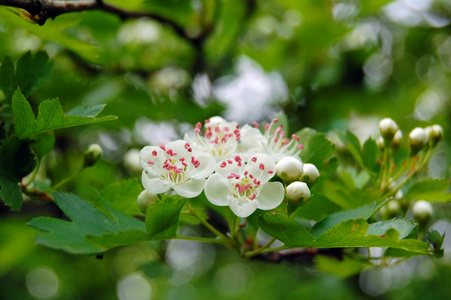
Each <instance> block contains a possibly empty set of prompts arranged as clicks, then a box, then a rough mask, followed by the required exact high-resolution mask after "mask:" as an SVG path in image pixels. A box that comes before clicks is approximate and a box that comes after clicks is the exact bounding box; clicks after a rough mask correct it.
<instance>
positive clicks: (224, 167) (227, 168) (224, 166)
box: [215, 158, 245, 177]
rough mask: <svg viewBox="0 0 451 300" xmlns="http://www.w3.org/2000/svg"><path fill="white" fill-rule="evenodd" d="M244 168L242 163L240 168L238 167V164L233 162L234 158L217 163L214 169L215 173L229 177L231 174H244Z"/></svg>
mask: <svg viewBox="0 0 451 300" xmlns="http://www.w3.org/2000/svg"><path fill="white" fill-rule="evenodd" d="M230 162H231V163H230ZM244 167H245V164H244V161H243V163H242V164H241V167H239V166H238V163H237V162H236V161H235V159H234V158H229V159H226V160H223V161H220V162H218V163H217V164H216V167H215V172H216V173H217V174H220V175H222V176H224V177H227V176H229V175H230V174H231V173H235V174H240V175H241V174H242V173H243V172H244V171H243V170H244Z"/></svg>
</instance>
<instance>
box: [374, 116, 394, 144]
mask: <svg viewBox="0 0 451 300" xmlns="http://www.w3.org/2000/svg"><path fill="white" fill-rule="evenodd" d="M379 129H380V131H381V135H382V137H383V138H384V140H385V141H387V142H391V140H392V139H393V137H394V136H395V133H396V131H397V130H398V124H396V122H395V121H393V120H392V119H390V118H385V119H382V120H380V122H379Z"/></svg>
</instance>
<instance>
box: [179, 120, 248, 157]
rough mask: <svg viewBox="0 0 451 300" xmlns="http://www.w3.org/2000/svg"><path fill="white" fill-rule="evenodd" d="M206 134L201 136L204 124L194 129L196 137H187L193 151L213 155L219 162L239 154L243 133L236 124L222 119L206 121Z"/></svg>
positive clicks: (198, 124)
mask: <svg viewBox="0 0 451 300" xmlns="http://www.w3.org/2000/svg"><path fill="white" fill-rule="evenodd" d="M204 127H205V132H204V134H203V136H202V135H201V129H202V123H200V122H198V123H197V124H196V127H195V128H194V136H188V135H185V140H187V141H188V142H190V143H191V144H192V145H193V149H196V150H198V151H202V152H205V153H207V154H210V155H212V156H213V157H214V158H215V160H216V161H217V162H219V161H221V160H223V159H227V158H230V157H234V156H235V155H236V154H237V149H238V141H239V140H240V137H241V133H240V129H239V125H238V123H236V122H227V121H226V120H224V119H223V118H221V117H217V116H216V117H212V118H210V119H208V120H205V125H204Z"/></svg>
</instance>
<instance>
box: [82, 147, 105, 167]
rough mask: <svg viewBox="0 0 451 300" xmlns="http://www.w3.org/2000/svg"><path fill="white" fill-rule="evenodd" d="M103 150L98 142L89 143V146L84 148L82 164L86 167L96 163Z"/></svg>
mask: <svg viewBox="0 0 451 300" xmlns="http://www.w3.org/2000/svg"><path fill="white" fill-rule="evenodd" d="M102 153H103V150H102V147H100V145H99V144H91V145H89V147H88V148H87V149H86V150H85V156H84V161H83V166H84V167H85V168H86V167H92V166H93V165H95V164H96V163H97V161H98V160H99V159H100V157H101V156H102Z"/></svg>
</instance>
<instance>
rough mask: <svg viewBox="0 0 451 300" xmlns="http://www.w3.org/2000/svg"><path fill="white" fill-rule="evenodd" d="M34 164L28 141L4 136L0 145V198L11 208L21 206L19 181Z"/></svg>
mask: <svg viewBox="0 0 451 300" xmlns="http://www.w3.org/2000/svg"><path fill="white" fill-rule="evenodd" d="M34 166H35V161H34V157H33V154H32V153H31V151H30V149H29V147H28V143H26V142H23V141H20V140H19V139H17V138H15V137H9V138H6V139H5V140H4V141H3V144H2V145H1V146H0V186H1V189H0V198H1V199H2V200H3V202H5V204H6V205H7V206H9V207H11V209H12V210H19V209H20V208H21V207H22V202H23V196H22V189H21V187H20V186H19V182H20V180H21V179H22V177H24V176H25V175H27V174H29V173H30V172H31V171H32V170H33V168H34Z"/></svg>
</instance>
